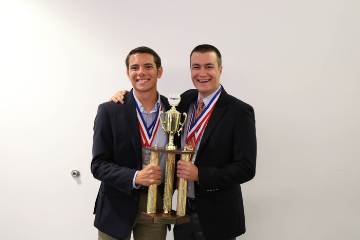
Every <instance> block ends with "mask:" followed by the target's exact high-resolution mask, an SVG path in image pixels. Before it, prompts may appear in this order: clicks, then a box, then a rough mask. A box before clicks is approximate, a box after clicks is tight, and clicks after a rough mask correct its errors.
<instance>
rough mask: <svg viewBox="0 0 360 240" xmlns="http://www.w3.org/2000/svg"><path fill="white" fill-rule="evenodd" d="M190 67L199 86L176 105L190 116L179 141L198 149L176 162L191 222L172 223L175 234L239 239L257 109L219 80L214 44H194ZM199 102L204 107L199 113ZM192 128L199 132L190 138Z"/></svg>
mask: <svg viewBox="0 0 360 240" xmlns="http://www.w3.org/2000/svg"><path fill="white" fill-rule="evenodd" d="M190 70H191V79H192V82H193V84H194V86H195V87H196V90H195V89H193V90H188V91H186V92H185V93H183V94H182V95H181V102H180V105H179V106H178V108H177V109H178V111H179V112H187V113H188V119H187V123H186V125H185V127H184V131H183V132H182V137H181V141H180V140H178V142H177V143H176V145H177V146H180V144H181V146H182V147H183V146H184V145H187V146H188V147H190V148H192V149H195V150H196V154H194V155H193V158H192V161H191V162H185V161H183V160H179V161H178V162H177V177H180V178H184V179H186V180H188V186H189V187H188V198H187V208H186V213H187V214H189V215H190V222H189V223H185V224H181V225H176V226H175V227H174V239H175V240H220V239H221V240H235V238H236V237H237V236H239V235H241V234H243V233H245V215H244V206H243V199H242V192H241V186H240V184H243V183H245V182H247V181H249V180H251V179H252V178H253V177H254V176H255V168H256V150H257V146H256V131H255V114H254V110H253V108H252V107H251V106H250V105H249V104H247V103H245V102H243V101H241V100H239V99H237V98H235V97H233V96H231V95H229V94H228V93H227V92H226V91H225V90H224V88H223V87H222V86H221V85H220V76H221V74H222V63H221V54H220V51H219V50H218V49H217V48H216V47H214V46H212V45H208V44H202V45H199V46H197V47H195V48H194V49H193V51H192V52H191V54H190ZM123 94H124V92H117V93H116V94H115V96H113V97H112V100H113V101H122V95H123ZM124 102H126V100H125V101H124ZM200 102H201V104H200ZM200 105H201V106H202V109H203V110H201V113H200V115H199V117H198V118H197V117H196V112H197V109H198V106H200ZM197 129H198V130H197ZM192 134H193V135H195V136H196V137H195V139H194V143H193V144H189V143H191V142H192V141H193V139H192V138H191V136H192Z"/></svg>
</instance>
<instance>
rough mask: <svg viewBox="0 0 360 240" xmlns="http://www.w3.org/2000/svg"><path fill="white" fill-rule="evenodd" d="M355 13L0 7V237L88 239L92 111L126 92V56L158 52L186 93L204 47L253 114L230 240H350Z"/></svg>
mask: <svg viewBox="0 0 360 240" xmlns="http://www.w3.org/2000/svg"><path fill="white" fill-rule="evenodd" d="M359 8H360V2H358V1H355V0H353V1H350V0H349V1H346V0H315V1H309V0H303V1H294V0H292V1H291V0H290V1H289V0H288V1H281V0H275V1H265V0H261V1H256V0H253V1H248V0H240V1H210V0H208V1H200V0H199V1H189V0H185V1H181V4H179V3H175V2H170V1H167V2H166V1H115V0H112V1H111V0H106V1H105V0H104V1H96V0H71V1H70V0H64V1H56V0H47V1H45V0H43V1H40V0H38V1H35V0H33V1H25V0H23V1H21V0H12V1H2V3H1V7H0V25H1V28H0V29H1V38H0V80H1V88H0V114H1V117H0V122H1V124H0V130H1V134H0V190H1V200H0V212H1V216H2V217H1V220H0V226H1V238H2V239H61V240H63V239H67V240H68V239H74V240H82V239H96V229H95V228H94V227H92V224H93V215H92V209H93V204H94V201H95V197H96V194H97V190H98V187H99V182H98V181H97V180H95V179H93V177H92V175H91V173H90V161H91V147H92V127H93V120H94V117H95V114H96V109H97V106H98V104H100V103H101V102H104V101H107V99H108V98H109V97H110V96H111V95H112V94H113V93H115V91H117V90H120V89H129V88H130V87H131V85H130V83H129V82H128V80H127V78H126V75H125V70H126V68H125V64H124V59H125V56H126V55H127V53H128V52H129V51H130V50H131V49H133V48H135V47H138V46H141V45H146V46H149V47H151V48H153V49H155V50H156V51H157V52H158V53H159V55H160V56H161V57H162V60H163V67H164V74H163V77H162V78H161V80H160V82H159V91H160V92H161V93H162V94H164V95H168V94H169V93H170V92H173V91H178V92H182V91H184V90H186V89H188V88H191V87H192V84H191V81H190V74H189V53H190V51H191V50H192V49H193V48H194V47H195V46H196V45H198V44H201V43H209V44H213V45H215V46H217V47H218V48H219V49H220V51H221V52H222V55H223V66H224V69H223V75H222V78H221V82H222V84H223V86H224V87H225V89H226V90H227V91H228V92H229V93H230V94H233V95H235V96H236V97H238V98H240V99H242V100H243V101H245V102H248V103H250V104H251V105H252V106H253V107H254V108H255V112H256V119H257V137H258V166H257V175H256V177H255V179H253V180H252V181H250V182H249V183H246V184H244V185H243V195H244V201H245V202H244V204H245V211H246V220H247V233H246V234H245V235H243V236H242V237H239V239H244V240H246V239H249V240H250V239H251V240H263V239H269V240H271V239H274V240H275V239H276V240H279V239H283V240H288V239H292V240H303V239H317V240H325V239H326V240H329V239H336V240H337V239H354V240H355V239H358V238H359V236H360V230H359V225H360V191H359V189H360V181H359V180H360V179H359V169H360V163H359V159H360V150H359V149H360V148H359V143H360V141H359V140H360V139H359V136H360V128H359V122H360V114H359V106H358V105H359V103H360V97H359V94H358V93H359V87H360V81H359V80H360V71H359V64H360V47H359V46H360V45H359V42H360V31H359V27H358V23H359V22H360V15H359ZM73 168H78V169H79V170H80V171H81V174H82V176H81V178H80V179H79V180H78V181H75V180H74V179H73V178H72V177H71V176H70V171H71V169H73ZM169 239H172V234H169Z"/></svg>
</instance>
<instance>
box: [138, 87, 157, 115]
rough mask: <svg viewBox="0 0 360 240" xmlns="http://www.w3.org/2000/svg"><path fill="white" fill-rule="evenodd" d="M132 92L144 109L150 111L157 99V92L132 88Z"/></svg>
mask: <svg viewBox="0 0 360 240" xmlns="http://www.w3.org/2000/svg"><path fill="white" fill-rule="evenodd" d="M134 94H135V96H136V98H137V99H138V100H139V101H140V102H141V104H142V105H143V107H144V109H145V111H146V112H147V113H150V111H151V110H152V109H153V108H154V106H155V104H156V102H157V100H158V96H157V92H156V91H155V92H137V91H135V90H134Z"/></svg>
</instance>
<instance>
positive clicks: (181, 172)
mask: <svg viewBox="0 0 360 240" xmlns="http://www.w3.org/2000/svg"><path fill="white" fill-rule="evenodd" d="M176 176H177V177H179V178H184V179H186V180H190V181H199V171H198V168H197V166H195V164H193V163H192V162H186V161H184V160H179V161H178V162H177V174H176Z"/></svg>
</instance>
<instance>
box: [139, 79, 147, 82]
mask: <svg viewBox="0 0 360 240" xmlns="http://www.w3.org/2000/svg"><path fill="white" fill-rule="evenodd" d="M137 81H138V82H147V81H148V80H147V79H139V80H137Z"/></svg>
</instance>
